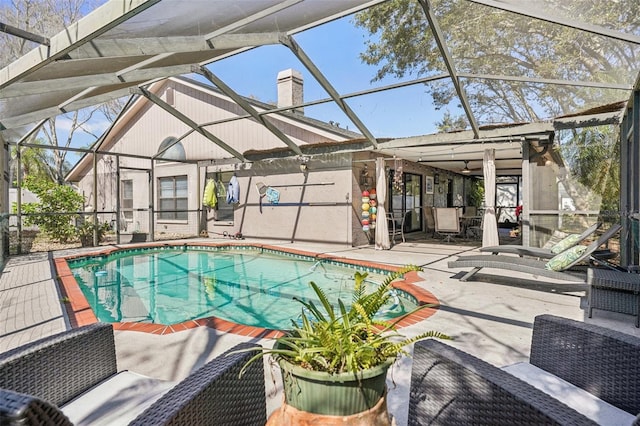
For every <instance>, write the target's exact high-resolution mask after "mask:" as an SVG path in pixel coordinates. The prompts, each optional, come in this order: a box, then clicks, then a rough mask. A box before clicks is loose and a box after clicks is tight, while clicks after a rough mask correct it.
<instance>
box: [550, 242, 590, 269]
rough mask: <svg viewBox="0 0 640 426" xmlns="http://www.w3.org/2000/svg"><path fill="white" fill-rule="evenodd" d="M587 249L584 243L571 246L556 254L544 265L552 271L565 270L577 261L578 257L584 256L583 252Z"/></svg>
mask: <svg viewBox="0 0 640 426" xmlns="http://www.w3.org/2000/svg"><path fill="white" fill-rule="evenodd" d="M586 249H587V246H582V245H580V246H574V247H571V248H569V249H567V250H565V251H563V252H562V253H560V254H557V255H555V256H554V257H553V258H551V259H550V260H549V261H548V262H547V263H546V264H545V265H544V267H545V268H546V269H550V270H552V271H564V270H565V269H567V267H568V266H569V265H571V264H572V263H573V262H575V261H576V259H578V258H579V257H580V256H582V253H584V252H585V250H586Z"/></svg>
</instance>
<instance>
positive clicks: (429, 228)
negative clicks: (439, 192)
mask: <svg viewBox="0 0 640 426" xmlns="http://www.w3.org/2000/svg"><path fill="white" fill-rule="evenodd" d="M422 213H423V215H424V228H425V231H426V233H427V236H431V237H434V236H435V233H436V220H435V218H434V217H433V208H431V207H426V206H425V207H423V208H422Z"/></svg>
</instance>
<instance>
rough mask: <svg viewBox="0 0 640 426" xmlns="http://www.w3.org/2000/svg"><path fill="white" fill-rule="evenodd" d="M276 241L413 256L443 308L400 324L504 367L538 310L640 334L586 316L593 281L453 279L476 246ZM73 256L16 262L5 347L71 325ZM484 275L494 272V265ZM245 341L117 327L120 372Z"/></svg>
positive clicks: (406, 375) (399, 372) (181, 361)
mask: <svg viewBox="0 0 640 426" xmlns="http://www.w3.org/2000/svg"><path fill="white" fill-rule="evenodd" d="M189 241H193V240H189ZM207 241H212V240H211V239H207ZM247 242H260V241H257V240H256V241H252V240H247ZM269 244H274V243H273V242H269ZM277 245H280V246H283V247H289V248H297V249H301V250H308V251H314V252H321V253H330V254H334V255H338V256H345V257H348V258H352V259H360V260H370V261H374V262H380V263H386V264H392V265H402V264H407V263H414V264H417V265H420V266H422V267H423V268H424V271H423V272H421V273H420V274H419V275H420V276H421V277H422V278H424V281H422V282H419V283H417V284H416V285H418V286H420V287H422V288H424V289H427V290H429V291H430V292H432V293H433V294H434V295H435V296H436V297H437V298H438V299H439V300H440V302H441V307H440V309H439V310H438V312H437V313H436V314H435V315H433V316H432V317H431V318H429V319H428V320H426V321H423V322H421V323H418V324H415V325H413V326H409V327H406V328H403V329H402V330H403V333H405V334H407V335H414V334H417V333H419V332H421V331H425V330H439V331H442V332H446V333H448V334H450V335H452V336H453V337H454V338H455V340H453V341H451V342H450V343H451V345H453V346H455V347H456V348H459V349H461V350H463V351H465V352H468V353H470V354H472V355H475V356H477V357H479V358H481V359H483V360H485V361H487V362H489V363H491V364H494V365H497V366H504V365H508V364H512V363H515V362H519V361H525V360H527V358H528V354H529V351H530V344H531V331H532V324H533V319H534V317H535V316H536V315H539V314H553V315H558V316H561V317H566V318H571V319H575V320H580V321H585V322H587V323H593V324H599V325H604V326H606V327H610V328H614V329H616V330H620V331H623V332H626V333H629V334H633V335H637V336H640V330H639V329H637V328H635V326H634V319H633V317H631V316H627V315H619V314H613V313H608V312H604V311H595V313H594V315H593V318H587V316H586V311H585V310H584V309H583V308H582V307H581V297H582V296H584V290H585V288H586V286H582V285H573V284H567V283H560V282H558V283H554V282H550V281H546V280H541V279H537V278H535V277H532V276H531V275H526V274H510V276H508V277H507V276H501V277H500V278H496V276H495V275H494V276H492V277H491V279H490V280H489V279H488V277H486V276H484V277H483V274H478V275H477V277H476V278H475V279H476V281H473V282H466V283H465V282H460V281H459V280H457V279H455V278H452V276H453V275H454V274H455V273H457V272H458V271H457V270H449V269H448V268H447V262H448V261H449V260H451V258H452V257H453V258H455V257H456V256H457V255H459V254H474V253H477V247H472V246H468V245H456V244H434V243H432V242H429V243H426V242H425V241H424V240H417V239H408V240H407V242H406V243H400V244H397V245H395V246H393V248H392V249H391V250H389V251H376V250H374V248H373V246H362V247H348V246H340V245H327V244H309V243H305V244H303V243H294V244H292V243H286V242H282V243H279V244H277ZM76 251H77V250H74V251H73V252H76ZM70 253H71V251H58V252H50V253H41V254H31V255H26V256H17V257H12V258H10V259H9V261H8V263H7V266H6V267H5V273H4V274H2V277H1V278H0V304H1V305H2V306H3V309H2V310H0V315H2V317H0V326H1V327H2V330H0V351H3V352H4V351H6V350H8V349H10V348H13V347H16V346H19V345H21V344H24V343H26V342H29V341H33V340H36V339H38V338H39V337H42V336H46V335H51V334H54V333H57V332H60V331H63V330H65V329H67V324H68V320H67V319H66V318H65V315H64V314H63V311H62V304H61V303H60V301H59V299H60V296H59V293H58V291H57V289H56V285H55V281H54V277H53V274H54V273H53V272H52V271H53V266H52V260H53V259H55V258H56V257H59V256H63V255H68V254H70ZM487 273H491V274H496V271H490V270H489V271H487ZM497 273H498V274H499V273H500V271H497ZM246 340H254V341H255V340H256V339H251V338H246V337H241V336H237V335H233V334H229V333H222V332H219V331H216V330H213V329H210V328H206V327H199V328H196V329H192V330H187V331H183V332H178V333H173V334H170V335H164V336H156V335H150V334H146V333H140V332H128V331H116V350H117V356H118V364H119V367H120V368H121V369H129V370H131V371H134V372H137V373H140V374H144V375H148V376H152V377H155V378H160V379H170V380H179V379H182V378H184V377H186V376H187V375H188V374H189V372H191V371H193V369H194V368H198V367H200V366H202V365H203V364H204V363H205V362H206V361H208V360H210V359H212V358H214V357H215V356H217V355H219V354H221V353H222V352H224V351H225V350H226V349H228V348H230V347H231V346H233V345H235V344H236V343H238V342H239V341H246ZM262 343H263V344H268V342H265V341H263V342H262ZM410 365H411V360H410V359H402V360H400V361H399V363H398V365H397V366H396V367H395V368H394V369H393V370H392V373H391V375H390V377H392V380H393V382H388V385H389V389H390V391H389V407H390V412H391V413H392V415H393V416H394V417H395V419H396V422H397V424H398V425H403V424H406V421H407V411H406V410H407V405H406V404H407V403H406V401H407V396H408V387H409V380H410ZM266 371H267V372H266V375H267V377H266V383H267V398H268V411H269V412H271V411H273V410H274V409H275V408H277V407H278V406H279V405H280V404H281V402H282V400H281V394H280V393H279V389H278V385H276V383H278V381H277V379H276V378H274V375H275V374H279V373H277V369H276V368H273V369H272V368H267V370H266Z"/></svg>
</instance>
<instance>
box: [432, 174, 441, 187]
mask: <svg viewBox="0 0 640 426" xmlns="http://www.w3.org/2000/svg"><path fill="white" fill-rule="evenodd" d="M433 183H434V184H435V185H438V184H439V183H440V175H439V174H438V173H436V174H434V175H433Z"/></svg>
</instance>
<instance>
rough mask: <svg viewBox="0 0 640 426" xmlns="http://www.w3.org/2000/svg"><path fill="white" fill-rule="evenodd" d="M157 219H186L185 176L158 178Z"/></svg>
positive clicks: (186, 185)
mask: <svg viewBox="0 0 640 426" xmlns="http://www.w3.org/2000/svg"><path fill="white" fill-rule="evenodd" d="M158 183H159V185H158V210H159V215H158V219H161V220H162V219H164V220H187V218H188V217H187V213H188V212H187V210H188V207H189V206H188V202H187V195H188V192H189V191H188V183H187V176H172V177H163V178H159V179H158Z"/></svg>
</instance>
